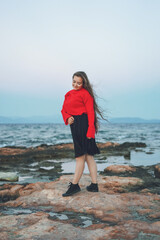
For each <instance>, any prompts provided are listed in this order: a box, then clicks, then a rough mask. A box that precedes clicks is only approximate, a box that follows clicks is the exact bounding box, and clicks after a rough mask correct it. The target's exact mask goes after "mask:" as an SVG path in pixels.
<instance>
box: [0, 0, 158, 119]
mask: <svg viewBox="0 0 160 240" xmlns="http://www.w3.org/2000/svg"><path fill="white" fill-rule="evenodd" d="M159 13H160V1H159V0H81V1H75V0H67V1H66V0H58V1H54V0H27V1H25V0H14V1H13V0H0V33H1V36H0V116H7V117H8V116H10V117H12V116H19V117H29V116H52V115H54V116H59V119H61V113H60V111H61V107H62V103H63V100H64V94H65V93H66V92H67V91H69V90H70V89H72V85H71V83H72V75H73V73H74V72H76V71H79V70H81V71H85V72H86V73H87V75H88V77H89V79H90V82H91V83H92V84H93V86H94V89H95V91H96V93H97V95H98V96H99V97H100V98H102V99H103V100H99V104H100V106H101V107H102V108H103V109H104V110H106V112H107V115H108V117H110V118H112V117H141V118H146V119H153V118H159V119H160V110H159V104H160V44H159V43H160V31H159V29H160V14H159Z"/></svg>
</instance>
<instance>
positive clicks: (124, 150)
mask: <svg viewBox="0 0 160 240" xmlns="http://www.w3.org/2000/svg"><path fill="white" fill-rule="evenodd" d="M97 145H98V147H99V148H100V150H101V153H102V154H103V155H104V154H105V156H111V155H113V156H124V157H125V158H127V159H130V151H131V150H133V149H136V148H144V147H146V144H145V143H140V142H135V143H132V142H131V143H129V142H126V143H123V144H118V143H112V142H106V143H98V144H97ZM51 158H53V159H61V158H74V152H73V144H72V143H67V144H57V145H46V144H42V145H40V146H38V147H35V148H33V147H30V148H23V147H4V148H0V162H5V161H11V162H12V161H27V162H31V161H33V160H42V159H51Z"/></svg>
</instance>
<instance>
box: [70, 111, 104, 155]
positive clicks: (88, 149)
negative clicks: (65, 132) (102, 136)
mask: <svg viewBox="0 0 160 240" xmlns="http://www.w3.org/2000/svg"><path fill="white" fill-rule="evenodd" d="M73 117H74V123H72V124H71V125H70V128H71V133H72V138H73V143H74V151H75V157H76V158H77V157H80V156H82V155H84V154H89V155H92V156H93V155H94V154H99V153H100V151H99V149H98V147H97V145H96V142H95V139H94V138H91V139H88V138H87V137H86V134H87V130H88V116H87V114H85V113H83V114H82V115H74V116H73Z"/></svg>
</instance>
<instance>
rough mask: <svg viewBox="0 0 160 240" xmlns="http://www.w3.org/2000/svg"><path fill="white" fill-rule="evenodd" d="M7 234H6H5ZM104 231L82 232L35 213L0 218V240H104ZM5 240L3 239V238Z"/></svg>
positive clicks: (82, 230) (42, 214) (40, 213)
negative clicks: (100, 239) (101, 239)
mask: <svg viewBox="0 0 160 240" xmlns="http://www.w3.org/2000/svg"><path fill="white" fill-rule="evenodd" d="M7 233H8V234H7ZM105 235H106V231H105V230H104V229H95V230H92V231H91V230H87V229H86V230H84V229H80V228H76V227H73V226H72V225H71V224H67V223H61V222H58V221H53V220H51V219H49V214H47V213H43V212H37V213H33V214H29V215H19V216H4V217H1V225H0V239H22V240H24V239H47V240H56V239H57V240H58V239H84V240H85V239H93V240H96V239H97V240H98V239H99V238H103V239H105ZM5 236H6V237H7V238H4V237H5Z"/></svg>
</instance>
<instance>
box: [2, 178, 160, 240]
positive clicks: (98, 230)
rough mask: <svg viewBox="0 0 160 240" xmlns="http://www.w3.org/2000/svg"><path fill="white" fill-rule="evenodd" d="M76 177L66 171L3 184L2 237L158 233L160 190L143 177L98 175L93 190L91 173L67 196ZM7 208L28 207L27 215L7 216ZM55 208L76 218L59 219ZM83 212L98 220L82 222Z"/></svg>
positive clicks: (109, 236)
mask: <svg viewBox="0 0 160 240" xmlns="http://www.w3.org/2000/svg"><path fill="white" fill-rule="evenodd" d="M72 179H73V175H64V176H61V177H60V178H59V179H57V180H56V181H54V182H48V183H46V182H43V183H42V182H37V183H35V184H34V183H32V184H28V185H16V184H15V185H11V184H5V185H3V186H1V187H0V196H1V197H2V196H3V199H2V200H5V194H7V196H8V199H7V198H6V200H7V202H2V203H1V204H0V209H1V218H0V219H1V225H0V239H13V238H10V236H12V237H14V238H15V239H80V240H81V239H97V240H98V239H131V240H132V239H139V240H140V239H158V237H159V235H160V222H159V216H160V208H159V206H160V204H159V203H160V195H158V192H157V193H156V194H154V193H152V192H151V191H150V189H147V188H146V185H145V180H143V179H141V177H131V176H130V177H119V176H101V175H99V176H98V183H99V189H100V191H99V192H98V193H91V192H87V190H86V186H87V185H88V184H89V183H90V176H89V175H87V174H86V175H83V176H82V178H81V180H80V186H81V192H79V193H77V194H75V195H73V196H70V197H66V198H64V197H62V193H64V192H65V191H66V190H67V186H68V183H69V182H70V181H72ZM157 181H158V180H157ZM156 183H157V182H156ZM153 187H154V185H153V186H152V188H153ZM135 189H136V191H135ZM9 193H10V196H11V199H10V201H8V200H9ZM7 209H8V211H12V209H13V213H14V211H15V212H16V210H15V209H19V211H22V212H23V210H25V209H26V215H24V214H22V215H19V216H16V215H13V213H10V216H5V215H4V214H5V211H7ZM28 209H29V210H30V212H28V213H27V211H28ZM32 212H33V213H32ZM54 213H59V214H60V213H61V214H63V215H64V214H68V215H69V214H71V213H72V214H73V215H74V218H71V219H69V218H68V219H67V218H66V219H65V220H64V219H56V220H55V219H52V217H51V216H53V215H54ZM78 214H80V215H81V216H82V217H83V218H85V217H87V216H90V217H91V218H93V219H94V221H95V222H96V223H91V224H90V225H88V227H86V228H83V227H80V226H79V225H76V221H77V219H78Z"/></svg>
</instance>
